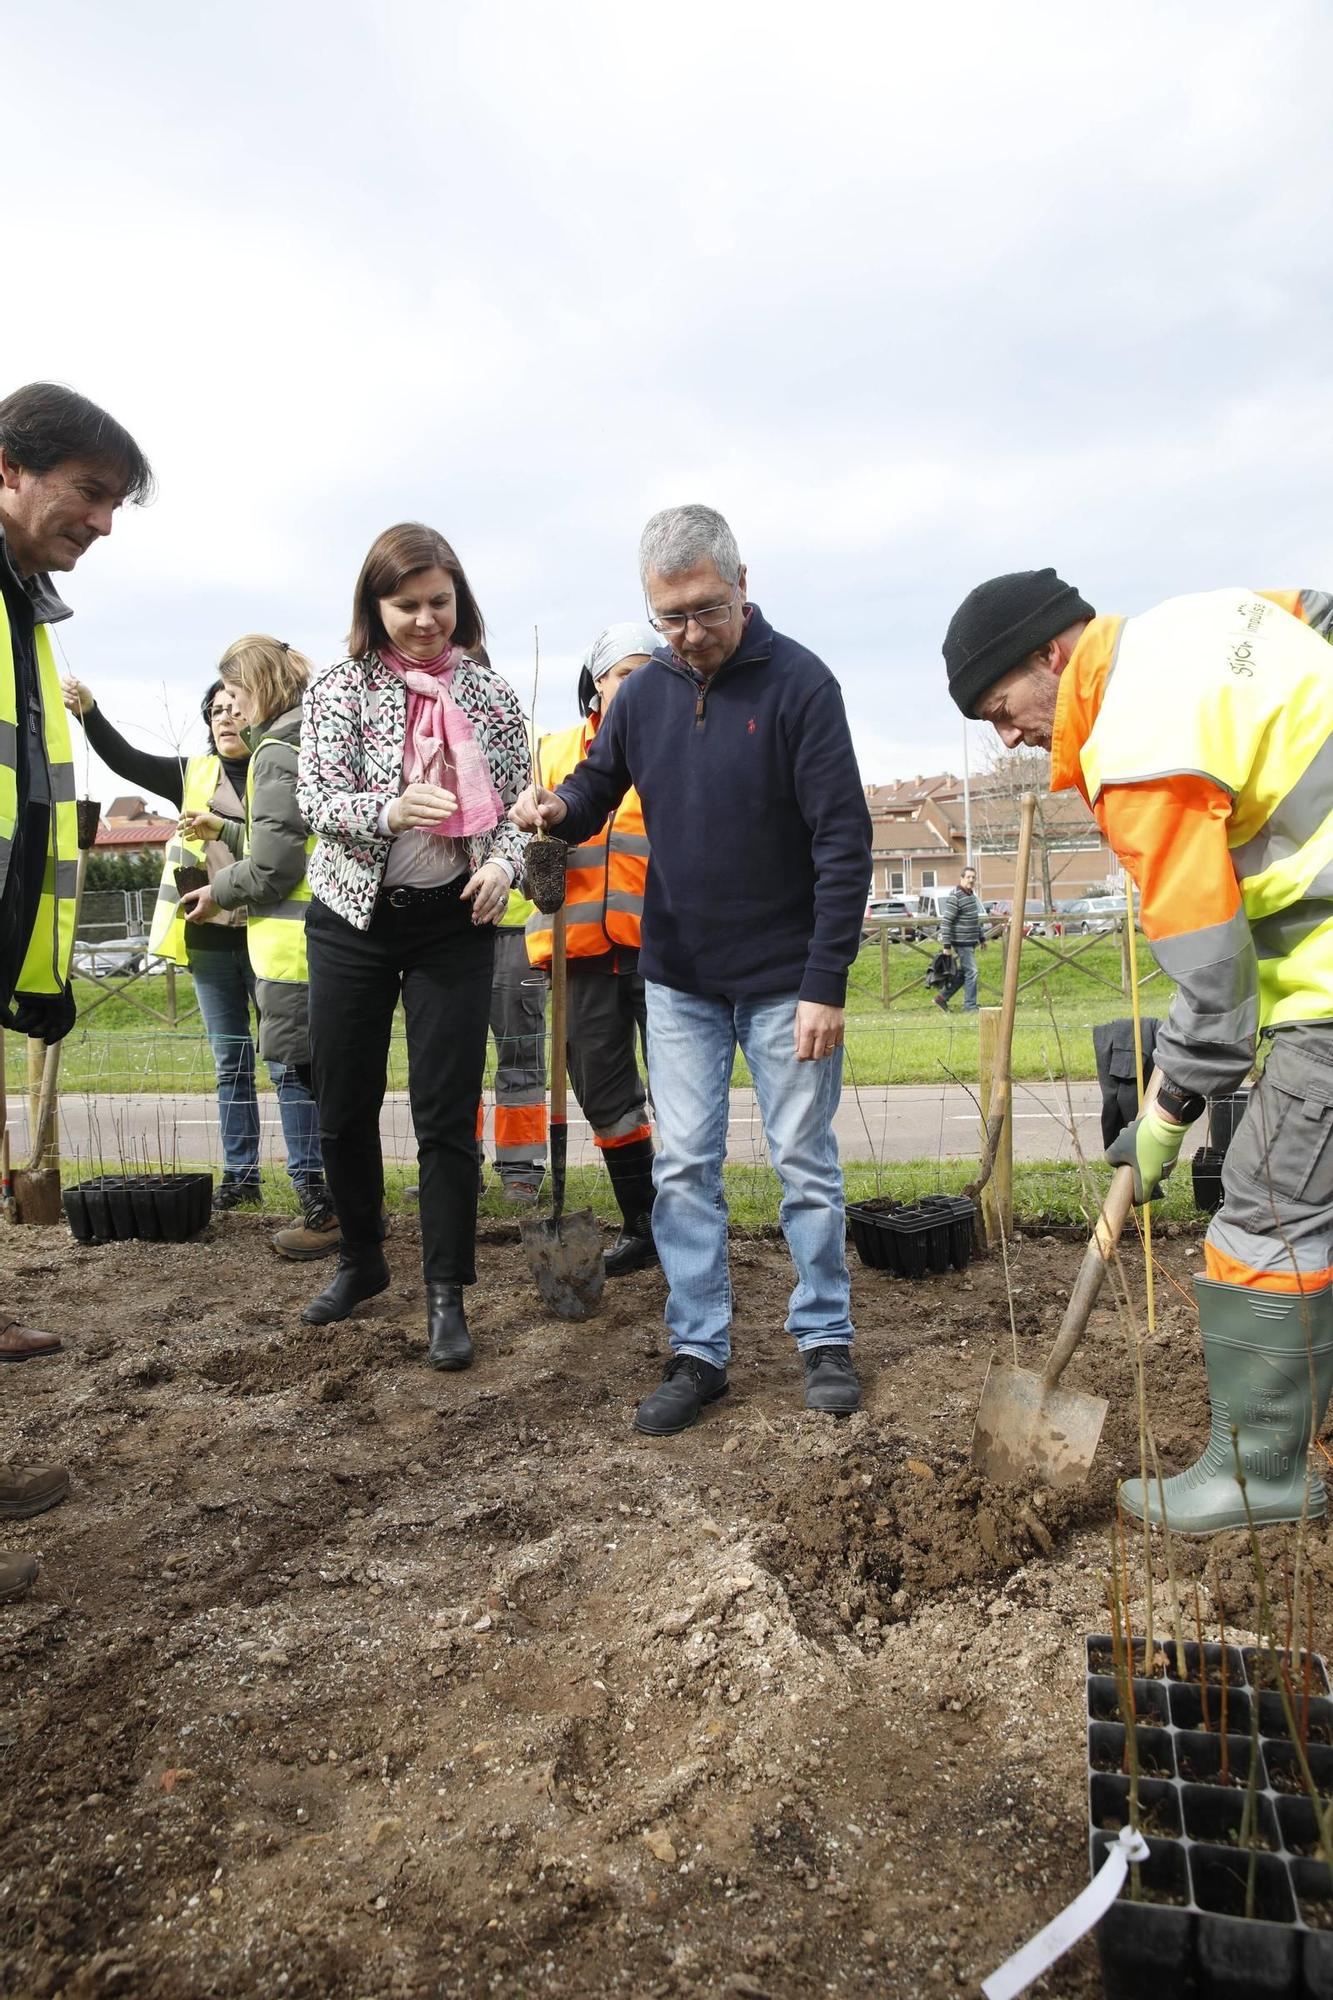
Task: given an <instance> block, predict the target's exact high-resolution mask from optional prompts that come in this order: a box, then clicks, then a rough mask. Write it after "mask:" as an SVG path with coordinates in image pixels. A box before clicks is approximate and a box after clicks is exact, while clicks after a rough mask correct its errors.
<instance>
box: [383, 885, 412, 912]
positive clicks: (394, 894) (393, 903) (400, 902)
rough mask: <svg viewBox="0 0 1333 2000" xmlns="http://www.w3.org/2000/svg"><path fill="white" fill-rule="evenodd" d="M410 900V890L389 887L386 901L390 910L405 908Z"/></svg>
mask: <svg viewBox="0 0 1333 2000" xmlns="http://www.w3.org/2000/svg"><path fill="white" fill-rule="evenodd" d="M411 900H412V892H411V890H410V889H390V891H389V895H388V903H389V908H390V909H391V910H405V909H406V908H407V906H408V904H409V903H410V902H411Z"/></svg>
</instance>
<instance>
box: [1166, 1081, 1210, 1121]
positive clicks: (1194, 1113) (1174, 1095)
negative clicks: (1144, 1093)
mask: <svg viewBox="0 0 1333 2000" xmlns="http://www.w3.org/2000/svg"><path fill="white" fill-rule="evenodd" d="M1207 1101H1208V1100H1207V1099H1206V1098H1204V1097H1200V1095H1199V1093H1198V1091H1197V1090H1182V1089H1181V1087H1180V1085H1179V1084H1178V1083H1172V1081H1171V1079H1170V1077H1166V1076H1164V1077H1163V1078H1162V1081H1161V1084H1160V1086H1159V1088H1158V1092H1157V1109H1158V1110H1159V1111H1160V1112H1161V1113H1162V1115H1163V1116H1164V1117H1166V1118H1173V1119H1174V1120H1175V1122H1176V1124H1177V1125H1192V1124H1193V1123H1194V1121H1195V1119H1196V1118H1199V1117H1201V1116H1202V1115H1203V1111H1204V1107H1205V1105H1206V1104H1207Z"/></svg>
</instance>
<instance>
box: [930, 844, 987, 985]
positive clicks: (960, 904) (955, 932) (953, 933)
mask: <svg viewBox="0 0 1333 2000" xmlns="http://www.w3.org/2000/svg"><path fill="white" fill-rule="evenodd" d="M985 942H986V912H985V911H984V909H983V908H982V906H981V898H980V896H978V894H977V871H976V869H975V868H965V869H964V870H963V872H962V874H961V875H960V876H959V877H958V887H957V888H956V889H951V890H950V891H949V893H948V895H947V896H946V897H945V899H944V906H943V908H942V910H941V911H940V950H941V951H947V952H951V953H953V954H954V955H956V957H957V959H958V970H957V971H955V972H954V973H953V974H952V975H951V977H950V979H949V981H948V983H947V985H945V986H944V987H942V988H941V990H940V991H939V992H938V993H937V994H936V995H935V1005H936V1006H937V1007H938V1008H939V1009H940V1011H941V1012H942V1013H945V1014H947V1013H948V1011H949V1002H950V1001H951V1000H952V999H953V996H954V994H955V993H956V992H957V991H958V989H959V987H961V988H962V991H963V1012H964V1013H965V1014H975V1013H976V1011H977V952H978V950H979V949H980V947H981V946H982V945H983V944H985Z"/></svg>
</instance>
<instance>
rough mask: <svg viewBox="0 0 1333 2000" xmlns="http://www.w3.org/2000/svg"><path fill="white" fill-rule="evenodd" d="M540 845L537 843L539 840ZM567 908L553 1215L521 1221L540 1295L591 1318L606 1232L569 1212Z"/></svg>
mask: <svg viewBox="0 0 1333 2000" xmlns="http://www.w3.org/2000/svg"><path fill="white" fill-rule="evenodd" d="M534 844H535V843H534ZM565 1039H566V1036H565V911H564V905H563V904H562V905H561V907H560V908H559V909H558V910H556V911H555V913H554V915H553V916H552V919H551V1213H550V1215H549V1216H538V1217H535V1218H534V1219H533V1220H531V1221H525V1222H521V1223H520V1224H519V1231H518V1233H519V1236H520V1238H521V1240H522V1243H523V1251H524V1254H525V1256H526V1257H527V1260H528V1269H529V1270H530V1271H531V1272H532V1275H533V1277H534V1279H535V1280H536V1283H537V1295H538V1297H539V1298H540V1299H541V1302H542V1304H543V1305H544V1306H548V1307H549V1308H550V1310H551V1311H552V1312H553V1313H554V1314H555V1315H556V1318H557V1319H591V1318H592V1316H593V1314H594V1313H598V1312H600V1311H601V1309H602V1287H603V1285H604V1284H605V1283H606V1265H605V1263H604V1262H603V1258H602V1231H601V1226H600V1224H599V1223H598V1221H597V1218H596V1216H595V1215H594V1214H593V1212H592V1210H591V1209H590V1208H580V1209H577V1210H575V1212H574V1213H573V1214H572V1215H566V1214H565V1212H564V1211H565V1162H566V1159H567V1157H568V1142H569V1127H568V1125H567V1124H566V1120H565V1106H566V1099H565Z"/></svg>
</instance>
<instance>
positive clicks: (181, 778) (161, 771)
mask: <svg viewBox="0 0 1333 2000" xmlns="http://www.w3.org/2000/svg"><path fill="white" fill-rule="evenodd" d="M61 692H62V695H63V698H64V702H65V706H66V708H67V709H69V711H70V712H71V714H73V715H77V716H78V717H79V720H80V721H81V722H82V724H83V727H84V732H85V734H86V736H87V738H88V743H89V747H90V748H91V749H93V750H95V751H96V752H97V755H98V756H99V757H100V758H101V760H102V762H103V763H104V764H105V765H106V766H107V768H108V769H109V770H111V771H112V772H114V774H115V775H116V777H118V778H123V779H124V780H125V781H126V783H127V784H131V785H139V786H141V787H142V789H143V790H144V791H145V792H148V793H151V794H155V795H157V796H158V797H160V798H164V799H169V800H170V801H171V803H172V804H173V805H174V806H176V807H177V808H178V810H179V811H180V813H181V815H182V817H183V818H188V819H190V820H191V822H193V819H194V816H195V815H196V814H199V813H207V814H210V815H212V816H213V817H214V818H216V819H217V820H218V822H219V824H220V825H222V824H230V825H233V826H235V827H238V828H239V827H240V826H241V825H242V824H243V822H244V819H245V787H246V778H247V773H248V771H249V765H250V747H249V745H248V744H247V743H246V741H245V739H244V738H243V737H242V735H241V733H240V728H239V726H238V724H237V722H236V718H235V717H234V716H233V714H232V706H231V695H230V694H229V693H228V691H227V689H226V688H225V687H224V685H223V683H222V682H221V681H220V680H215V681H214V682H213V683H212V685H211V686H210V687H209V689H208V690H207V692H206V694H205V695H204V699H203V702H202V704H201V708H200V713H201V714H202V716H203V720H204V727H205V729H206V730H207V731H208V749H207V750H206V751H205V752H204V753H203V754H202V755H201V756H194V757H189V758H181V757H178V756H176V757H170V756H168V757H164V756H158V755H156V754H155V753H153V752H151V751H147V750H140V749H138V748H137V747H136V746H135V745H134V744H133V743H130V742H128V741H127V739H126V738H125V737H124V736H122V735H121V733H120V731H119V730H118V729H116V728H115V727H114V725H113V724H112V723H111V722H110V721H108V719H107V717H106V716H105V715H104V714H103V713H102V710H101V709H100V708H99V707H98V706H97V704H96V702H95V701H94V699H93V694H92V690H91V688H89V687H88V685H87V683H86V682H84V681H80V680H75V679H74V678H73V676H70V677H68V678H67V679H66V680H65V681H64V682H63V683H62V687H61ZM232 859H233V854H232V849H231V848H230V847H229V846H228V845H227V844H226V843H225V842H224V841H223V840H222V839H221V838H216V839H208V838H204V837H202V836H200V835H196V834H186V833H184V832H182V831H181V830H180V829H179V828H178V830H177V832H176V835H175V837H174V838H173V839H172V840H171V841H170V842H169V843H168V846H167V851H166V858H165V862H164V864H163V868H162V880H161V883H160V884H159V887H158V892H157V903H156V905H155V907H154V910H153V917H152V923H151V925H150V928H149V938H148V947H149V950H150V952H152V953H153V954H154V955H155V956H157V957H159V958H166V959H170V960H171V962H172V964H173V965H180V966H185V967H187V968H188V970H189V974H190V979H191V982H192V984H193V987H194V997H195V999H196V1001H197V1002H198V1005H199V1013H200V1016H201V1018H202V1020H203V1023H204V1032H205V1034H206V1035H207V1036H208V1040H209V1046H210V1047H211V1049H212V1052H213V1067H214V1071H215V1073H216V1077H217V1094H218V1127H219V1131H220V1134H221V1143H222V1180H221V1182H220V1184H219V1185H218V1187H217V1188H216V1189H215V1190H214V1194H213V1206H214V1208H215V1209H232V1208H238V1207H240V1206H242V1205H244V1204H246V1203H252V1202H258V1200H259V1196H260V1185H259V1140H260V1123H259V1099H258V1097H257V1095H256V1092H255V1045H254V1040H253V1037H252V1035H251V1030H250V1008H251V1005H252V1003H253V1001H254V997H255V978H254V972H253V970H252V968H251V964H250V954H249V950H248V946H247V939H246V923H245V911H244V910H243V909H233V910H217V911H216V912H215V913H214V915H213V916H212V917H211V918H210V919H209V921H208V922H207V923H203V924H191V925H190V926H189V927H188V929H187V926H186V923H185V918H184V914H183V912H182V911H181V908H180V898H179V894H178V891H177V888H176V869H177V868H178V867H182V866H185V865H187V864H189V863H193V864H195V865H196V866H198V867H201V868H204V869H205V870H206V871H207V873H208V875H209V876H210V878H211V877H212V876H214V875H216V874H217V872H218V870H219V869H220V868H226V867H229V866H230V864H231V862H232ZM269 1074H270V1076H271V1077H272V1079H273V1087H274V1089H275V1091H276V1092H277V1096H278V1110H279V1115H280V1116H281V1119H282V1130H283V1138H284V1141H285V1144H286V1151H287V1171H288V1173H289V1174H290V1176H291V1178H292V1181H293V1183H294V1184H295V1185H296V1186H297V1187H303V1186H304V1185H305V1183H306V1181H307V1180H309V1178H310V1177H311V1175H312V1174H316V1175H317V1174H318V1173H319V1172H320V1171H321V1162H320V1155H319V1132H318V1125H317V1121H316V1117H315V1111H314V1105H313V1103H312V1101H311V1097H310V1093H309V1091H308V1090H307V1089H305V1087H304V1086H303V1085H302V1083H301V1081H300V1079H299V1078H298V1077H297V1076H295V1075H294V1074H293V1075H290V1076H289V1075H288V1074H287V1073H286V1072H285V1071H284V1070H283V1069H281V1068H274V1067H272V1066H271V1067H270V1071H269ZM282 1233H284V1234H285V1232H282ZM274 1243H275V1248H278V1249H279V1250H281V1249H282V1248H283V1245H282V1243H281V1242H280V1241H279V1240H278V1239H277V1238H275V1239H274Z"/></svg>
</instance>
